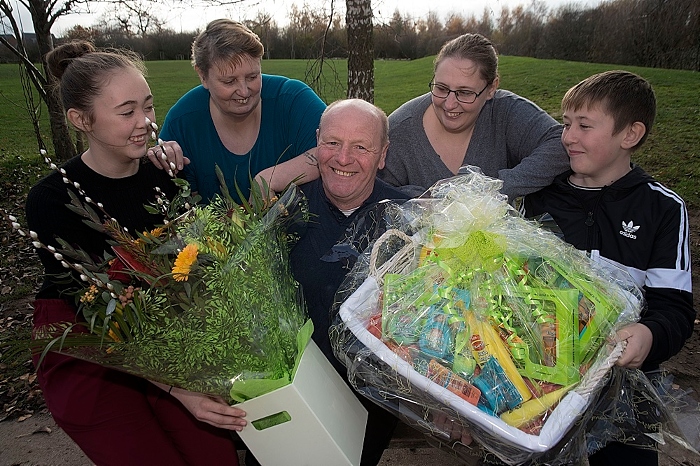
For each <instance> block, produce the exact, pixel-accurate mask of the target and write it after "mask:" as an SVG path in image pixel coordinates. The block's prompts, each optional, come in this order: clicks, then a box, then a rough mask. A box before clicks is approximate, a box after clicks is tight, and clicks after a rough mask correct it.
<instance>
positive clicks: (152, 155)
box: [146, 139, 190, 176]
mask: <svg viewBox="0 0 700 466" xmlns="http://www.w3.org/2000/svg"><path fill="white" fill-rule="evenodd" d="M146 155H147V156H148V158H149V160H150V161H151V162H152V163H153V165H155V166H156V167H158V168H160V169H162V170H165V171H167V172H168V174H169V175H170V176H175V175H177V173H178V172H179V171H181V170H182V168H183V167H184V166H185V165H187V164H189V163H190V159H188V158H187V157H185V156H184V154H183V152H182V148H181V147H180V144H178V143H177V142H175V141H161V140H160V139H159V140H158V145H157V146H155V147H151V148H150V149H148V151H147V152H146Z"/></svg>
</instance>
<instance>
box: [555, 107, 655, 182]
mask: <svg viewBox="0 0 700 466" xmlns="http://www.w3.org/2000/svg"><path fill="white" fill-rule="evenodd" d="M563 121H564V131H563V132H562V135H561V140H562V143H563V144H564V147H565V148H566V152H567V153H568V154H569V162H570V164H571V169H572V170H573V171H574V174H573V175H572V176H571V181H572V182H573V183H575V184H577V185H579V186H586V187H603V186H607V185H609V184H611V183H613V182H614V181H616V180H617V179H619V178H621V177H623V176H624V175H625V174H626V173H627V172H629V171H630V159H631V147H633V145H631V144H630V141H632V140H634V144H636V141H638V137H637V135H635V134H633V135H630V132H633V131H635V128H633V126H634V125H632V126H631V127H628V128H623V129H622V130H621V131H619V132H618V133H617V134H614V131H615V120H614V119H613V117H612V116H611V115H609V114H608V113H606V112H605V111H603V110H602V108H601V105H594V106H589V107H583V108H581V109H578V110H572V109H568V110H565V111H564V115H563ZM642 126H643V125H642ZM630 136H632V138H633V139H630Z"/></svg>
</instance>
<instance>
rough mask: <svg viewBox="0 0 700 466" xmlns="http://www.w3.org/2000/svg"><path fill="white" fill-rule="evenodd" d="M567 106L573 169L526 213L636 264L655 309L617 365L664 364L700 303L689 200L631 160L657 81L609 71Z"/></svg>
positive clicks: (566, 138) (534, 198)
mask: <svg viewBox="0 0 700 466" xmlns="http://www.w3.org/2000/svg"><path fill="white" fill-rule="evenodd" d="M562 111H563V120H564V131H563V134H562V143H563V144H564V147H565V148H566V151H567V153H568V155H569V160H570V163H571V171H569V172H568V173H564V174H562V175H560V176H559V177H557V179H555V181H554V183H553V184H552V185H551V186H549V187H547V188H545V189H543V190H541V191H539V192H537V193H534V194H531V195H528V196H527V197H526V198H525V200H524V202H523V206H522V210H523V213H524V214H525V215H526V216H527V217H533V216H538V215H541V214H543V213H549V214H550V215H551V216H552V217H553V218H554V220H555V221H556V222H557V224H558V225H559V227H560V228H561V230H562V232H563V234H564V239H565V240H566V241H567V242H568V243H571V244H572V245H574V246H575V247H576V248H578V249H580V250H585V251H586V252H587V253H588V254H589V255H590V256H591V257H593V258H595V259H598V260H599V261H601V262H603V263H609V264H612V265H614V266H617V267H618V268H621V269H623V270H626V271H627V272H629V273H630V275H631V276H632V277H633V279H634V280H635V282H636V283H637V285H638V286H639V287H640V288H642V290H643V291H644V294H645V298H646V301H647V304H648V309H647V310H646V311H645V312H644V313H643V314H642V316H641V319H640V320H639V322H638V323H634V324H631V325H629V326H626V327H624V328H623V329H621V330H620V331H619V332H618V333H617V337H618V338H619V339H620V340H626V341H627V346H626V348H625V351H624V353H623V354H622V356H621V357H620V359H619V360H618V361H617V365H619V366H623V367H628V368H640V369H642V370H643V371H649V370H653V369H656V368H658V367H659V364H660V363H661V362H663V361H665V360H667V359H669V358H670V357H672V356H673V355H675V354H676V353H678V351H680V349H681V348H682V347H683V344H684V343H685V340H686V339H687V338H688V337H690V336H691V335H692V331H693V323H694V320H695V310H694V309H693V297H692V287H691V273H690V264H691V262H690V247H689V240H688V213H687V211H686V206H685V203H684V202H683V199H681V198H680V197H679V196H678V195H677V194H676V193H674V192H673V191H671V190H670V189H668V188H666V187H665V186H663V185H662V184H661V183H659V182H657V181H656V180H654V179H653V178H652V177H651V176H650V175H648V174H647V173H645V172H644V170H642V169H641V168H640V167H638V166H635V165H634V164H632V163H631V156H632V153H633V152H634V151H635V150H636V149H637V148H638V147H639V146H641V145H642V143H643V142H644V141H645V140H646V138H647V135H648V134H649V130H650V129H651V126H652V124H653V122H654V117H655V114H656V98H655V96H654V91H653V90H652V88H651V85H650V84H649V83H648V82H647V81H646V80H644V79H643V78H641V77H640V76H637V75H635V74H633V73H629V72H626V71H607V72H604V73H600V74H596V75H593V76H591V77H589V78H587V79H585V80H583V81H581V82H580V83H578V84H577V85H576V86H574V87H572V88H571V89H569V91H568V92H567V93H566V95H565V96H564V99H563V101H562ZM590 464H591V465H599V464H611V465H612V464H616V465H620V464H636V465H656V464H658V455H657V452H656V451H655V450H653V449H641V448H633V447H631V446H628V445H622V444H620V443H611V444H609V445H608V446H607V447H605V448H604V449H602V450H601V451H600V452H598V453H597V454H594V455H593V456H591V457H590Z"/></svg>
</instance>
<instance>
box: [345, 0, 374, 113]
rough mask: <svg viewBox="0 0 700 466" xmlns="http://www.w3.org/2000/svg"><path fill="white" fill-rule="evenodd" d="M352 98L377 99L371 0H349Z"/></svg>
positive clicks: (349, 60)
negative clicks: (375, 96)
mask: <svg viewBox="0 0 700 466" xmlns="http://www.w3.org/2000/svg"><path fill="white" fill-rule="evenodd" d="M345 8H346V12H345V25H346V27H347V34H348V94H347V96H348V98H358V99H363V100H366V101H367V102H374V44H373V42H372V2H371V0H346V1H345Z"/></svg>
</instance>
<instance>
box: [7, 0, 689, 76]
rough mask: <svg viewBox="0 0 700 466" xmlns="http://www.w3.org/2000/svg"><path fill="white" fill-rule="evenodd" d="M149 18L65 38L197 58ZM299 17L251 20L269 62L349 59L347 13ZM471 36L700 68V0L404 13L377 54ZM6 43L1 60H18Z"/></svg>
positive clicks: (410, 53)
mask: <svg viewBox="0 0 700 466" xmlns="http://www.w3.org/2000/svg"><path fill="white" fill-rule="evenodd" d="M144 15H145V16H148V15H149V13H148V12H146V11H144V12H141V15H139V16H140V17H141V19H142V21H140V22H139V23H129V22H127V21H118V22H112V23H110V22H109V21H107V20H103V21H102V22H101V23H100V24H99V25H95V26H92V27H83V26H75V27H73V28H72V29H70V30H69V31H68V32H67V34H66V36H65V37H62V38H60V39H58V40H57V42H60V41H62V40H67V39H71V38H87V39H91V40H93V41H94V42H95V43H96V45H98V46H126V47H129V48H131V49H133V50H135V51H137V52H139V53H141V54H143V56H144V57H145V58H146V59H148V60H175V59H189V57H190V45H191V43H192V39H193V37H194V35H195V34H196V32H189V33H177V32H175V31H173V30H170V29H168V28H166V27H163V25H162V24H159V23H158V22H157V19H156V18H153V21H151V22H149V23H148V24H149V27H148V28H143V30H139V28H140V25H142V24H145V23H144V21H143V16H144ZM289 19H290V21H289V24H288V25H286V26H284V27H280V26H278V25H277V24H276V23H275V22H274V21H272V20H271V19H270V16H269V15H266V14H265V13H259V14H258V16H257V17H256V18H255V19H253V20H249V21H246V23H247V25H248V26H249V27H250V28H251V29H253V30H254V31H255V32H256V33H257V34H258V35H259V36H260V38H261V39H262V41H263V43H264V44H265V48H266V55H265V57H266V58H292V59H315V58H318V57H319V56H321V54H323V56H324V57H327V58H346V57H347V37H346V30H345V24H344V19H343V18H342V17H340V16H337V15H336V16H334V17H333V18H329V17H328V16H327V15H326V14H325V13H324V12H322V11H317V10H313V9H311V8H310V7H308V6H306V7H304V8H303V9H298V8H297V7H296V6H293V7H292V10H291V11H290V12H289ZM154 24H155V26H156V27H154ZM464 32H479V33H481V34H483V35H485V36H487V37H489V38H490V39H491V40H492V41H493V42H494V43H495V45H496V47H497V49H498V51H499V52H500V53H501V54H505V55H516V56H529V57H535V58H554V59H563V60H572V61H585V62H598V63H612V64H620V65H637V66H648V67H656V68H675V69H688V70H696V71H700V1H698V0H610V1H607V2H603V3H601V4H599V5H598V6H596V7H594V8H585V7H581V6H578V5H575V4H570V5H566V6H562V7H560V8H558V9H555V10H551V11H550V10H549V9H548V8H547V6H546V5H545V4H544V2H542V1H539V0H532V1H531V2H530V3H529V4H528V6H522V5H519V6H517V7H515V8H512V9H511V8H508V7H503V8H502V10H501V11H500V12H491V11H490V10H488V9H486V10H484V12H483V13H482V14H481V15H480V16H478V17H477V16H475V15H467V16H463V15H460V14H452V15H450V16H449V17H447V18H443V19H441V18H440V17H438V15H437V14H435V13H429V14H428V15H427V17H426V18H420V19H414V18H412V17H411V16H410V15H403V14H401V13H400V12H399V11H396V12H395V13H394V15H393V17H392V19H391V20H390V21H389V22H388V23H385V24H375V25H374V32H373V37H374V54H375V57H376V58H378V59H400V60H401V59H415V58H421V57H424V56H428V55H433V54H435V53H437V51H438V50H439V48H440V46H441V45H442V44H443V43H444V42H445V41H446V40H449V39H451V38H453V37H456V36H457V35H459V34H462V33H464ZM25 42H26V41H25ZM2 49H3V48H2V47H0V51H1V52H2V55H1V56H0V60H3V59H7V58H8V55H7V54H6V52H5V51H4V50H2Z"/></svg>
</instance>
